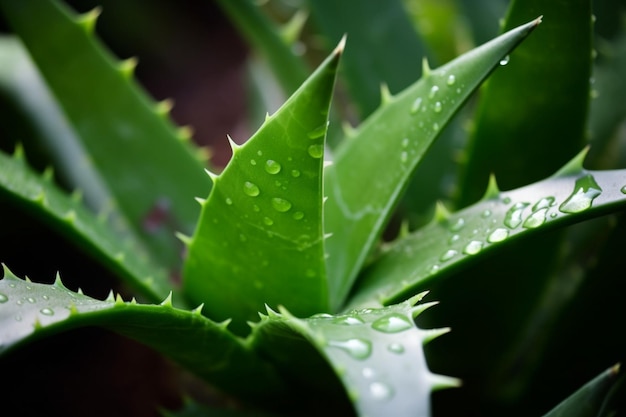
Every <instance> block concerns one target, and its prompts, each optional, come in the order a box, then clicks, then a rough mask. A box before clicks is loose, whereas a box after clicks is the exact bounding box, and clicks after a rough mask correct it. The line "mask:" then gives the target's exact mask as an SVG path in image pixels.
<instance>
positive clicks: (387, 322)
mask: <svg viewBox="0 0 626 417" xmlns="http://www.w3.org/2000/svg"><path fill="white" fill-rule="evenodd" d="M411 327H413V324H412V323H411V321H410V320H409V319H408V318H406V317H405V316H403V315H402V314H398V313H392V314H388V315H386V316H384V317H381V318H379V319H377V320H376V321H374V323H372V328H373V329H375V330H378V331H379V332H383V333H398V332H402V331H404V330H407V329H410V328H411Z"/></svg>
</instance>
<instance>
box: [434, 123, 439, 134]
mask: <svg viewBox="0 0 626 417" xmlns="http://www.w3.org/2000/svg"><path fill="white" fill-rule="evenodd" d="M433 130H434V131H435V132H437V131H439V123H437V122H435V123H433Z"/></svg>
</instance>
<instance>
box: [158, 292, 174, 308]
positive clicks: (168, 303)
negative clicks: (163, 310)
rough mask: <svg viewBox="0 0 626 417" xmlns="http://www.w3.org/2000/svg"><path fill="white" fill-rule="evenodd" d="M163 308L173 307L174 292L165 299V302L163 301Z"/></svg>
mask: <svg viewBox="0 0 626 417" xmlns="http://www.w3.org/2000/svg"><path fill="white" fill-rule="evenodd" d="M160 305H162V306H163V307H172V291H170V293H169V294H168V295H167V297H165V300H163V301H161V304H160Z"/></svg>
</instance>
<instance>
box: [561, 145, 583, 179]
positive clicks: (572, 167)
mask: <svg viewBox="0 0 626 417" xmlns="http://www.w3.org/2000/svg"><path fill="white" fill-rule="evenodd" d="M588 153H589V145H587V146H585V147H584V148H583V150H582V151H580V152H579V153H578V154H577V155H576V156H575V157H573V158H572V159H571V160H570V161H569V162H568V163H566V164H565V165H564V166H563V168H561V169H559V170H558V171H557V172H556V173H555V174H554V175H553V176H552V177H553V178H558V177H567V176H570V175H578V174H580V173H582V172H583V171H584V168H583V162H584V161H585V158H586V157H587V154H588Z"/></svg>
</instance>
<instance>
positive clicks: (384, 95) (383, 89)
mask: <svg viewBox="0 0 626 417" xmlns="http://www.w3.org/2000/svg"><path fill="white" fill-rule="evenodd" d="M392 100H393V95H391V92H390V91H389V86H388V85H387V83H384V82H383V83H381V84H380V104H381V106H384V105H385V104H389V103H391V101H392Z"/></svg>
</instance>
